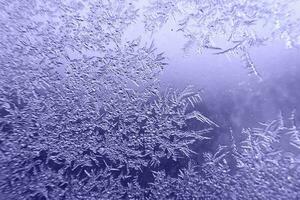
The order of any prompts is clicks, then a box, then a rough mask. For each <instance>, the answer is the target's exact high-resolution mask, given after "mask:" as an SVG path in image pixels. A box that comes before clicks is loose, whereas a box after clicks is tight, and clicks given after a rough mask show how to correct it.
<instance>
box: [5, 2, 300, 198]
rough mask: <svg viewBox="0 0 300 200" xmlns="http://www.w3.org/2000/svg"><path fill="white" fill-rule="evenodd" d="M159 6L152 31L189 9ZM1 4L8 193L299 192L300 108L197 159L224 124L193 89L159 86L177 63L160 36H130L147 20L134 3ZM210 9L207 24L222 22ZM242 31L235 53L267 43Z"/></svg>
mask: <svg viewBox="0 0 300 200" xmlns="http://www.w3.org/2000/svg"><path fill="white" fill-rule="evenodd" d="M208 2H209V3H204V2H202V1H201V3H203V4H201V5H203V6H204V7H203V9H204V8H206V7H207V6H217V7H218V8H219V9H221V11H222V12H223V11H224V10H225V11H226V12H229V11H230V12H232V11H231V10H230V9H233V8H239V7H241V8H242V9H246V10H248V9H250V8H251V9H252V11H253V10H255V9H256V8H257V5H258V4H259V2H258V1H254V2H253V3H251V2H248V1H247V2H245V3H244V4H242V1H237V2H236V3H234V2H233V1H232V2H231V3H230V4H229V5H227V6H225V4H224V2H223V1H208ZM175 3H177V4H176V5H177V6H178V5H181V6H184V4H185V1H178V2H177V1H175ZM189 3H191V4H195V5H197V6H200V1H199V2H198V1H189ZM156 4H157V5H156V6H158V7H159V9H163V10H159V9H158V8H155V9H157V11H158V12H160V13H158V15H159V16H158V17H156V18H155V19H154V20H153V21H149V20H148V23H152V22H153V23H154V24H152V25H149V24H148V25H146V27H147V29H152V27H155V26H157V25H158V26H160V25H162V24H163V23H165V21H166V20H167V19H168V15H169V14H172V13H174V12H177V11H178V10H179V11H180V9H181V8H177V10H176V7H175V8H174V5H175V4H174V2H166V1H160V2H157V3H156ZM198 4H199V5H198ZM277 4H278V6H281V5H282V4H281V3H279V2H277ZM277 4H276V5H277ZM221 5H222V6H224V7H222V6H221ZM233 5H234V6H233ZM270 6H271V4H267V3H266V4H265V5H264V9H266V10H268V8H270ZM0 8H1V9H0V16H1V18H0V26H1V27H0V38H1V39H0V65H1V69H0V199H8V200H12V199H20V200H22V199H24V200H29V199H30V200H51V199H55V200H56V199H66V200H71V199H91V200H92V199H95V200H96V199H97V200H99V199H168V198H169V199H283V198H287V199H297V198H299V191H300V190H297V189H299V180H300V177H299V173H300V171H299V159H298V158H297V157H296V155H295V154H297V153H299V141H300V139H299V131H298V128H297V126H296V124H295V122H294V121H295V112H293V115H292V116H291V119H290V120H291V121H292V126H291V127H286V126H285V124H284V123H281V120H275V121H273V122H271V123H267V124H264V128H260V129H249V130H248V129H247V130H246V129H245V130H244V132H243V134H244V135H246V136H245V137H246V138H245V140H244V141H242V142H237V141H236V140H235V138H234V134H233V133H232V132H231V133H230V142H231V143H230V145H226V146H225V145H223V146H221V145H220V146H219V148H218V149H217V150H216V152H205V153H204V154H203V156H202V157H203V160H204V161H203V163H200V164H199V163H198V164H197V162H196V160H195V159H194V157H195V156H199V153H198V152H194V151H193V148H192V146H193V145H197V144H200V143H201V142H203V141H206V140H208V139H210V135H209V134H210V131H211V130H213V129H214V128H218V127H219V125H218V123H217V122H214V121H213V120H212V119H210V118H209V117H207V116H206V115H205V114H204V113H202V112H201V110H200V109H199V108H200V106H199V105H201V104H202V97H201V95H200V93H199V92H198V91H197V90H196V89H195V88H193V87H192V86H187V87H185V88H184V89H182V90H179V89H175V88H171V87H169V88H166V89H162V88H161V87H160V84H159V75H160V72H161V71H162V70H163V69H164V67H165V65H166V64H167V63H166V62H165V57H164V54H163V53H161V52H158V51H157V49H156V48H155V46H154V44H153V43H152V44H151V45H145V44H143V42H142V39H141V38H137V39H132V40H128V39H126V38H125V37H124V33H125V31H126V30H127V28H128V26H130V25H131V24H134V22H135V21H136V20H137V19H138V17H139V11H138V9H137V7H136V4H135V2H134V1H129V0H100V1H98V0H85V1H65V0H64V1H62V0H51V1H50V0H30V1H28V0H26V1H25V0H24V1H22V0H11V1H0ZM211 8H212V7H211ZM222 9H223V10H222ZM192 10H193V9H192ZM192 10H188V12H194V11H195V10H194V11H192ZM196 10H198V11H199V12H201V13H202V12H203V13H205V12H208V11H204V10H203V11H201V10H202V8H201V9H200V8H198V7H197V9H196ZM217 10H218V9H216V11H217ZM198 11H197V12H198ZM216 11H214V10H211V12H216ZM266 13H268V12H266ZM206 14H207V15H208V18H207V20H208V22H205V23H206V24H207V23H210V22H209V21H211V22H214V23H215V20H214V19H211V17H212V16H209V12H208V13H206ZM260 14H261V12H258V14H255V13H248V15H251V16H252V15H253V16H254V17H261V16H260ZM214 15H215V14H214ZM214 15H213V16H214ZM223 15H224V13H223ZM196 16H197V15H196V13H195V18H194V19H191V20H192V21H193V20H196V18H197V17H196ZM279 16H280V15H279ZM238 17H243V16H240V14H238V12H237V11H236V15H234V16H232V19H231V20H233V22H236V21H234V20H237V19H236V18H238ZM244 17H245V16H244ZM262 17H263V18H264V17H265V18H266V17H267V16H265V15H263V16H262ZM157 20H158V21H157ZM186 20H187V22H186V23H189V22H188V21H189V20H188V19H186ZM199 20H200V18H199ZM243 20H244V19H243ZM196 22H197V20H196ZM200 22H201V20H200V21H199V23H200ZM155 23H156V24H155ZM201 23H202V22H201ZM220 23H222V22H220ZM251 23H252V22H251V21H249V22H248V24H251ZM181 26H182V28H184V23H183V24H182V25H181ZM240 26H241V25H240V24H238V23H237V25H236V27H235V28H236V29H240ZM278 26H287V25H286V24H285V25H278ZM149 27H150V28H149ZM215 28H217V29H216V30H217V31H219V28H220V27H219V28H218V27H215ZM184 29H185V28H184ZM186 30H187V29H186ZM186 30H184V31H186ZM213 30H214V31H215V29H213V28H212V29H209V31H213ZM242 30H243V29H242ZM293 30H294V29H293ZM201 31H205V30H201ZM240 31H241V30H240ZM242 32H243V31H242ZM207 34H211V33H207ZM242 35H244V32H243V33H242V34H238V35H236V34H235V33H232V34H231V35H230V38H232V40H231V41H232V42H233V40H239V39H241V38H242V39H243V41H242V42H240V43H237V44H238V46H237V47H236V49H239V50H245V49H246V46H247V45H248V46H249V44H252V42H253V41H254V42H253V43H256V41H257V40H252V39H253V38H252V39H251V38H250V39H249V37H243V36H242ZM205 37H206V38H207V39H208V42H206V43H205V45H206V46H207V47H211V46H210V45H211V44H210V42H211V41H210V39H211V38H209V37H207V36H205ZM239 37H241V38H239ZM285 37H288V38H292V35H290V33H289V32H286V33H285ZM233 38H234V39H233ZM250 41H252V42H250ZM250 46H251V45H250ZM220 50H221V49H220ZM220 53H221V52H220ZM243 53H245V54H243V55H244V58H245V59H246V61H247V64H248V65H249V68H251V69H252V70H253V63H252V61H251V60H250V58H249V55H248V54H247V51H246V50H245V51H243ZM256 73H257V72H256ZM279 122H280V123H279ZM191 124H193V126H190V125H191ZM277 190H280V191H279V192H277Z"/></svg>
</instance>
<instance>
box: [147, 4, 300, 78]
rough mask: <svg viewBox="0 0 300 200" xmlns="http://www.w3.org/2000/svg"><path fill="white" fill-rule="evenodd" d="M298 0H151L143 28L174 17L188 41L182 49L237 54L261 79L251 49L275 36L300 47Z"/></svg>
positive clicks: (164, 22)
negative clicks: (296, 6) (251, 55)
mask: <svg viewBox="0 0 300 200" xmlns="http://www.w3.org/2000/svg"><path fill="white" fill-rule="evenodd" d="M295 3H299V0H288V1H281V0H263V1H262V0H175V1H174V0H172V1H170V0H151V1H150V4H149V5H148V6H147V7H146V11H147V12H146V14H145V19H144V21H145V28H146V29H147V30H149V31H155V30H157V29H159V28H161V27H162V26H163V25H165V24H166V23H167V22H168V21H175V25H176V26H177V32H180V33H182V34H183V35H184V37H185V38H186V40H187V42H186V43H185V45H184V47H183V49H184V51H190V50H191V49H193V50H197V52H199V53H203V52H204V51H207V50H210V51H212V52H213V53H214V54H217V55H218V54H227V55H238V56H239V57H240V58H241V60H242V61H243V62H244V66H245V67H246V68H247V69H248V71H249V74H254V75H255V76H257V77H258V78H259V79H261V76H260V74H259V73H258V71H257V69H256V66H255V65H254V63H253V62H252V59H251V57H250V52H251V49H253V48H255V47H259V46H262V45H265V44H269V43H270V42H273V41H276V40H282V41H284V42H285V44H286V47H287V48H292V47H299V44H300V29H299V26H298V24H299V20H300V18H299V17H298V13H297V12H298V10H297V9H296V8H294V7H295V5H296V4H295Z"/></svg>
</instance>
